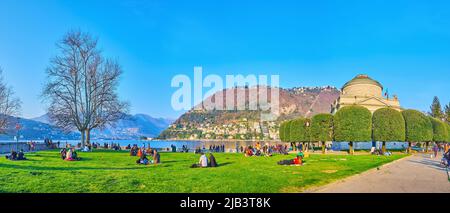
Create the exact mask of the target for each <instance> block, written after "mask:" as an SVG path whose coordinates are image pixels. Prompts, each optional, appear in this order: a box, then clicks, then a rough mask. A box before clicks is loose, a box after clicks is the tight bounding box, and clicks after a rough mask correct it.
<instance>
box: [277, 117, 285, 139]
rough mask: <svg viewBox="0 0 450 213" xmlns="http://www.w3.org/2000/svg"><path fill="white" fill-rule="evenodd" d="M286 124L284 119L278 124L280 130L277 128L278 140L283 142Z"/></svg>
mask: <svg viewBox="0 0 450 213" xmlns="http://www.w3.org/2000/svg"><path fill="white" fill-rule="evenodd" d="M286 125H287V121H284V122H282V123H281V124H280V130H279V132H278V133H279V136H280V140H281V141H283V142H285V141H286Z"/></svg>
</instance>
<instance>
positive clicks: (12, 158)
mask: <svg viewBox="0 0 450 213" xmlns="http://www.w3.org/2000/svg"><path fill="white" fill-rule="evenodd" d="M5 157H6V159H8V160H17V152H16V151H14V150H11V154H10V155H6V156H5Z"/></svg>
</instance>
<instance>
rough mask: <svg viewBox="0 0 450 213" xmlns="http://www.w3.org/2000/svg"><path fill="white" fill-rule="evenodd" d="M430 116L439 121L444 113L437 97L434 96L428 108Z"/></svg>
mask: <svg viewBox="0 0 450 213" xmlns="http://www.w3.org/2000/svg"><path fill="white" fill-rule="evenodd" d="M430 116H431V117H433V118H438V119H441V118H443V116H444V112H443V111H442V107H441V102H440V101H439V98H438V97H437V96H434V98H433V103H432V104H431V107H430Z"/></svg>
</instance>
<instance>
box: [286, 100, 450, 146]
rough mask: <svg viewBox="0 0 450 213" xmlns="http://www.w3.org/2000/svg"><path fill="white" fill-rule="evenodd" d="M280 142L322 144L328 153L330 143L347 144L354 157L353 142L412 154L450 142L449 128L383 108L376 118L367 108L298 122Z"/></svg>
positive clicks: (411, 112) (420, 116) (288, 123)
mask: <svg viewBox="0 0 450 213" xmlns="http://www.w3.org/2000/svg"><path fill="white" fill-rule="evenodd" d="M280 139H281V141H284V142H289V143H291V144H295V143H297V142H300V143H309V142H320V143H321V144H322V152H323V153H325V143H326V142H327V141H336V142H348V143H349V153H350V154H353V153H354V149H353V143H354V142H373V141H378V142H382V144H383V146H382V149H383V152H385V151H386V142H388V141H396V142H408V143H409V146H408V152H411V144H412V143H413V142H425V143H426V150H428V145H429V143H430V142H450V125H449V124H448V123H446V122H443V121H441V120H438V119H435V118H432V117H429V116H426V115H425V114H423V113H422V112H419V111H417V110H404V111H402V112H399V111H397V110H395V109H392V108H381V109H378V110H376V111H375V112H374V113H373V115H372V113H371V112H370V111H369V110H368V109H367V108H365V107H362V106H356V105H355V106H347V107H343V108H341V109H340V110H339V111H338V112H337V113H336V114H335V115H331V114H317V115H315V116H314V117H312V118H311V119H308V118H298V119H294V120H289V121H285V122H283V123H282V124H281V125H280Z"/></svg>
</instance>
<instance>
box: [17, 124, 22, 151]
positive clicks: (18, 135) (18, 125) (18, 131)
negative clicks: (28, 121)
mask: <svg viewBox="0 0 450 213" xmlns="http://www.w3.org/2000/svg"><path fill="white" fill-rule="evenodd" d="M20 128H21V127H20V118H17V124H16V130H17V134H16V151H18V150H19V137H20V134H19V133H20Z"/></svg>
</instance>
